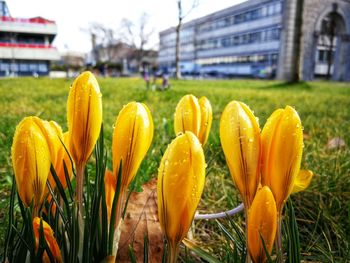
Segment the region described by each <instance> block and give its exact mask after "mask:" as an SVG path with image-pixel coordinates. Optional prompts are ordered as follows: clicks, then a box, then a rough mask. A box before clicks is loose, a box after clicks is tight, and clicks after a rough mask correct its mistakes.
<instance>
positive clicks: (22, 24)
mask: <svg viewBox="0 0 350 263" xmlns="http://www.w3.org/2000/svg"><path fill="white" fill-rule="evenodd" d="M56 33H57V27H56V23H55V22H54V21H50V20H47V19H45V18H42V17H34V18H14V17H11V15H10V12H9V10H8V7H7V5H6V3H5V2H4V1H0V76H7V75H18V76H28V75H35V76H38V75H47V74H48V73H49V71H50V62H51V61H54V60H59V59H60V55H59V53H58V51H57V50H56V48H54V47H53V46H52V45H51V44H52V41H53V40H54V38H55V36H56Z"/></svg>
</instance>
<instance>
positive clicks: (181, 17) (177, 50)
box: [175, 0, 199, 79]
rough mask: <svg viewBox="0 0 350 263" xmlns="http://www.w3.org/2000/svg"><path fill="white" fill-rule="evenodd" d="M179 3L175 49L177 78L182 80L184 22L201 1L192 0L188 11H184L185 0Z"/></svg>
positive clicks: (180, 0)
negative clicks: (181, 53)
mask: <svg viewBox="0 0 350 263" xmlns="http://www.w3.org/2000/svg"><path fill="white" fill-rule="evenodd" d="M176 1H177V11H178V16H177V18H178V23H177V26H176V44H175V45H176V47H175V64H176V78H177V79H180V78H181V69H180V52H181V43H180V32H181V29H182V23H183V20H184V19H185V17H186V16H187V15H189V14H190V13H191V12H192V10H193V9H195V8H196V7H197V6H198V5H199V0H192V3H191V6H190V8H189V9H188V10H184V6H183V2H184V1H183V0H176Z"/></svg>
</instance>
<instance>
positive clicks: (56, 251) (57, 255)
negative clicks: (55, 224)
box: [33, 217, 62, 262]
mask: <svg viewBox="0 0 350 263" xmlns="http://www.w3.org/2000/svg"><path fill="white" fill-rule="evenodd" d="M42 222H43V233H44V238H45V240H46V243H47V245H48V247H49V249H50V251H51V253H52V255H53V257H54V259H55V260H56V261H55V262H62V256H61V251H60V248H59V246H58V244H57V241H56V239H55V237H54V232H53V230H52V228H51V227H50V225H49V224H48V223H46V222H45V221H44V220H42ZM33 230H34V236H35V251H37V250H38V247H39V230H40V218H39V217H35V218H34V219H33ZM42 262H50V258H49V256H48V255H47V253H46V251H45V253H44V254H43V257H42Z"/></svg>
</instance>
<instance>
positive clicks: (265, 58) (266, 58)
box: [196, 53, 278, 65]
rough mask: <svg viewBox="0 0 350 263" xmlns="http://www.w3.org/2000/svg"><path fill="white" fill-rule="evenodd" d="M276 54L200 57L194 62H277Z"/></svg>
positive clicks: (209, 63)
mask: <svg viewBox="0 0 350 263" xmlns="http://www.w3.org/2000/svg"><path fill="white" fill-rule="evenodd" d="M277 59H278V54H276V53H271V54H255V55H247V56H226V57H217V58H202V59H198V60H197V61H196V62H197V64H199V65H215V64H237V63H267V62H268V63H269V64H275V63H277Z"/></svg>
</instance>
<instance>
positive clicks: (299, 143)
mask: <svg viewBox="0 0 350 263" xmlns="http://www.w3.org/2000/svg"><path fill="white" fill-rule="evenodd" d="M261 136H262V137H261V140H262V178H261V179H262V185H267V186H269V188H270V189H271V191H272V193H273V195H274V197H275V200H276V205H277V211H278V212H279V213H281V211H282V208H283V205H284V203H285V201H286V200H287V198H288V197H289V195H290V193H291V192H292V190H293V186H294V181H295V178H296V176H297V175H298V173H299V170H300V162H301V156H302V150H303V132H302V127H301V121H300V118H299V115H298V113H297V112H296V111H295V110H294V109H293V108H292V107H290V106H287V107H286V108H285V109H278V110H276V111H275V112H274V113H273V114H272V115H271V116H270V117H269V119H268V120H267V122H266V124H265V126H264V129H263V131H262V135H261Z"/></svg>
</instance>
